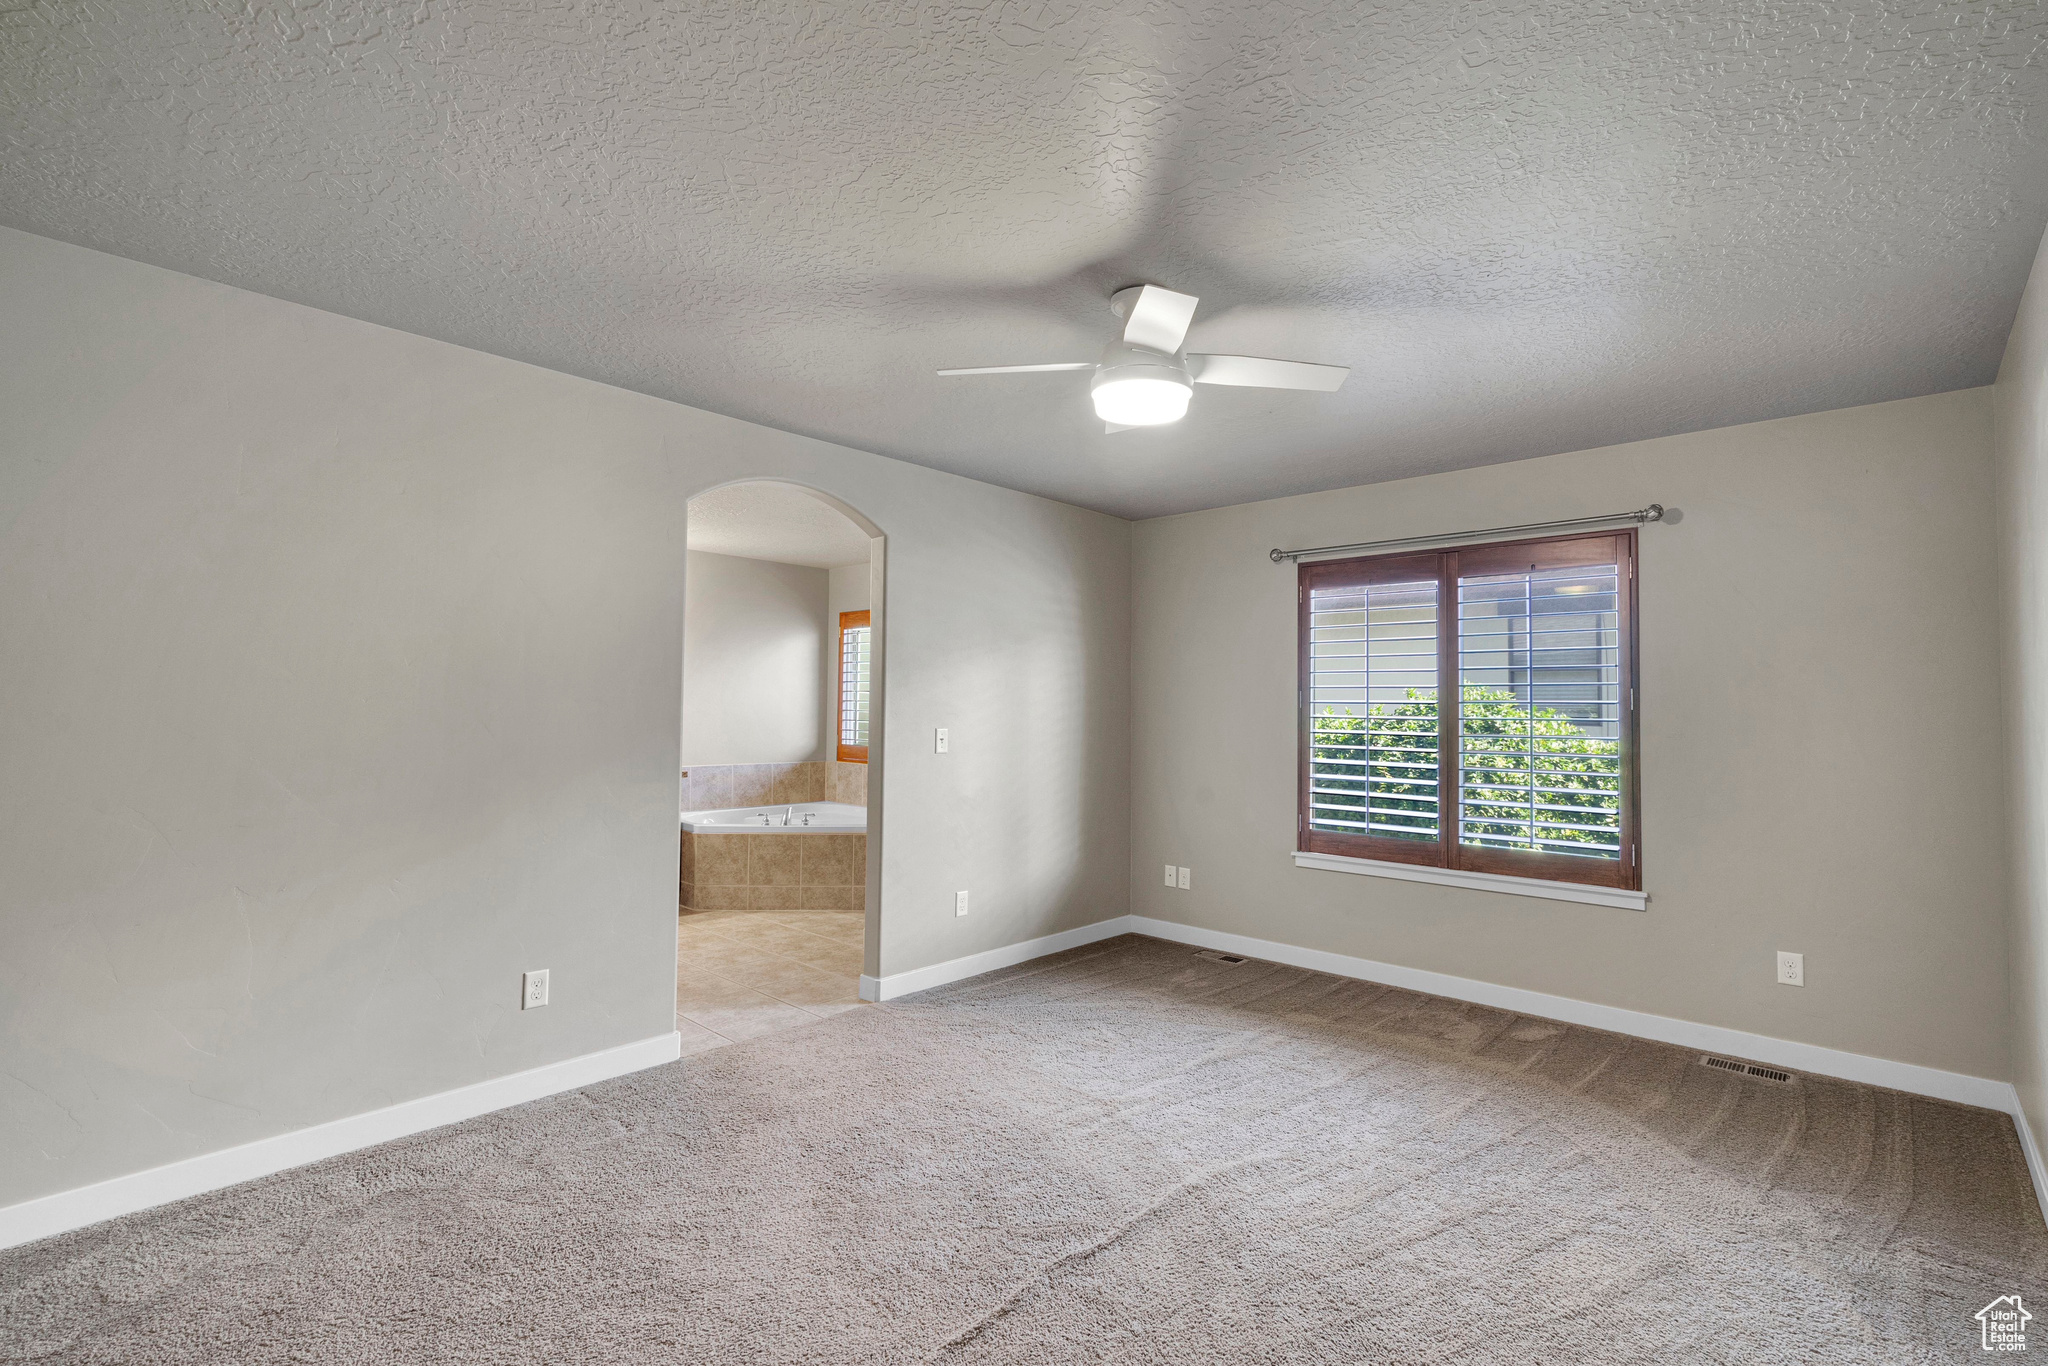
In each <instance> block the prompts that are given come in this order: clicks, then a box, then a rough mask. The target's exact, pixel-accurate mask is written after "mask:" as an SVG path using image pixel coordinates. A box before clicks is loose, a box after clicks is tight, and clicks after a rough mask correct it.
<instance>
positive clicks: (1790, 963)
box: [1778, 953, 1806, 987]
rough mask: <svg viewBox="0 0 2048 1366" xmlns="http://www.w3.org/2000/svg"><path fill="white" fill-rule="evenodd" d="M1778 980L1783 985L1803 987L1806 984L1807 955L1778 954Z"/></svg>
mask: <svg viewBox="0 0 2048 1366" xmlns="http://www.w3.org/2000/svg"><path fill="white" fill-rule="evenodd" d="M1778 982H1779V984H1780V985H1782V986H1788V987H1803V986H1805V985H1806V955H1805V954H1803V953H1781V954H1779V955H1778Z"/></svg>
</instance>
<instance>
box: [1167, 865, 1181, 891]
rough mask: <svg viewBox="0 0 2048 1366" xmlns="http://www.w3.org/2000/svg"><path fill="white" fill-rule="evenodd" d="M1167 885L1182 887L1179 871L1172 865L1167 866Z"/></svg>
mask: <svg viewBox="0 0 2048 1366" xmlns="http://www.w3.org/2000/svg"><path fill="white" fill-rule="evenodd" d="M1166 885H1167V886H1169V887H1178V886H1180V875H1179V871H1178V870H1177V869H1175V868H1174V866H1173V865H1172V864H1170V863H1169V864H1167V865H1166Z"/></svg>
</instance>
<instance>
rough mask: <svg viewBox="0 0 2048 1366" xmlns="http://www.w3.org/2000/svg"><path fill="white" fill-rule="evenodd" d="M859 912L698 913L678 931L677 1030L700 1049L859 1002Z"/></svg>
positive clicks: (690, 1049)
mask: <svg viewBox="0 0 2048 1366" xmlns="http://www.w3.org/2000/svg"><path fill="white" fill-rule="evenodd" d="M866 936H867V916H866V915H865V914H863V913H862V912H860V911H695V912H686V913H685V914H684V915H683V917H682V921H681V924H680V925H679V926H678V927H677V931H676V1029H677V1030H678V1031H679V1032H680V1033H681V1034H682V1036H683V1052H685V1053H701V1052H703V1051H704V1050H706V1049H709V1048H718V1047H721V1046H722V1045H724V1044H728V1043H734V1042H737V1041H738V1040H741V1039H752V1038H758V1037H759V1036H760V1035H763V1034H771V1033H773V1032H775V1031H776V1030H778V1029H790V1028H793V1027H795V1026H797V1025H802V1024H809V1023H810V1022H811V1021H813V1020H816V1019H819V1018H821V1017H823V1016H826V1015H836V1014H838V1013H839V1012H840V1011H842V1010H852V1009H855V1008H856V1007H858V1006H859V1005H860V1003H861V1002H860V996H859V986H860V960H861V947H862V944H863V943H864V941H865V939H866Z"/></svg>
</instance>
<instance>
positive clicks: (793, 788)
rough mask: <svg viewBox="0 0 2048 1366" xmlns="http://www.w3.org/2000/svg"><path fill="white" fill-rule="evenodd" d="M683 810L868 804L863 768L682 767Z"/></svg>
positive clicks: (831, 765) (826, 765) (829, 765)
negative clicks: (802, 804) (794, 804)
mask: <svg viewBox="0 0 2048 1366" xmlns="http://www.w3.org/2000/svg"><path fill="white" fill-rule="evenodd" d="M682 796H683V808H682V809H683V810H685V811H716V810H718V809H719V808H721V807H727V806H772V805H774V804H775V803H777V802H845V803H847V804H848V805H850V806H866V805H867V804H868V766H867V765H866V764H842V763H836V762H824V763H806V764H692V765H686V766H685V767H684V769H683V789H682Z"/></svg>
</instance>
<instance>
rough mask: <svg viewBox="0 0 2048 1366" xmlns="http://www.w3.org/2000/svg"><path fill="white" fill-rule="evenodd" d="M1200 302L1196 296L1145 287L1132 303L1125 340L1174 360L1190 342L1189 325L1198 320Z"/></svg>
mask: <svg viewBox="0 0 2048 1366" xmlns="http://www.w3.org/2000/svg"><path fill="white" fill-rule="evenodd" d="M1118 292H1119V293H1122V292H1123V291H1118ZM1200 302H1201V300H1199V299H1197V298H1196V297H1195V296H1194V295H1192V294H1176V293H1174V292H1173V291H1172V290H1170V289H1161V288H1160V287H1159V286H1158V285H1144V286H1142V287H1141V288H1140V289H1139V290H1138V297H1137V298H1135V299H1133V300H1131V317H1130V321H1128V322H1126V323H1125V324H1124V340H1125V341H1126V342H1128V343H1129V344H1130V345H1132V346H1143V347H1147V348H1149V349H1151V350H1153V351H1163V352H1165V353H1166V354H1167V355H1169V356H1170V355H1172V354H1173V353H1174V352H1176V351H1178V350H1180V346H1181V343H1182V342H1184V341H1186V340H1187V339H1188V324H1189V323H1191V322H1193V321H1194V320H1195V305H1196V304H1198V303H1200Z"/></svg>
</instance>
